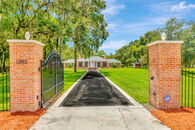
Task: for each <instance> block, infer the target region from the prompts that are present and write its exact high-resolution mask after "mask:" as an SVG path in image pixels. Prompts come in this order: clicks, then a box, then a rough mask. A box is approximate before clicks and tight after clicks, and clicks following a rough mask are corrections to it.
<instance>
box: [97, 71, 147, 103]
mask: <svg viewBox="0 0 195 130" xmlns="http://www.w3.org/2000/svg"><path fill="white" fill-rule="evenodd" d="M100 72H102V73H103V74H104V75H105V76H106V77H108V78H109V79H110V80H112V81H113V82H114V83H115V84H116V85H118V86H119V87H120V88H121V89H123V90H124V91H125V92H126V93H127V94H129V95H130V96H131V97H133V98H134V99H135V100H136V101H138V102H139V103H148V102H149V71H148V69H134V68H109V69H101V70H100Z"/></svg>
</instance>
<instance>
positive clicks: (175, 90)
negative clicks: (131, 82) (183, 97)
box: [149, 41, 182, 109]
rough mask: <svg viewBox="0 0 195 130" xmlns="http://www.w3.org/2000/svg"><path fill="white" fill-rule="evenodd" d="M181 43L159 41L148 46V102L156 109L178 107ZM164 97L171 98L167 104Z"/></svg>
mask: <svg viewBox="0 0 195 130" xmlns="http://www.w3.org/2000/svg"><path fill="white" fill-rule="evenodd" d="M181 43H182V42H181V41H180V42H178V41H175V42H173V41H172V42H170V43H169V42H168V41H166V42H165V43H163V41H159V42H157V43H156V44H151V45H149V78H150V82H149V85H150V88H149V95H150V96H149V102H150V104H151V105H153V106H155V107H156V108H157V109H167V108H179V107H180V86H181V81H180V80H181ZM152 77H153V80H152ZM166 95H170V97H171V100H170V102H169V103H167V104H166V102H165V100H164V98H165V96H166Z"/></svg>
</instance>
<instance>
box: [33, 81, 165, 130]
mask: <svg viewBox="0 0 195 130" xmlns="http://www.w3.org/2000/svg"><path fill="white" fill-rule="evenodd" d="M106 79H107V78H106ZM107 80H108V81H109V82H110V83H111V84H112V85H113V86H114V87H116V88H117V89H118V90H119V91H120V92H121V93H122V94H123V95H124V96H125V97H126V98H127V99H128V100H129V101H130V102H131V103H133V105H132V106H87V107H59V106H60V104H61V103H62V102H63V100H64V99H65V98H66V97H67V96H68V94H69V93H70V92H71V90H72V89H73V88H74V87H75V86H76V84H77V83H78V82H79V81H80V80H78V81H77V82H76V83H75V84H74V85H73V86H72V87H71V88H70V89H69V90H68V91H67V92H66V93H65V94H64V95H63V96H62V97H61V98H60V99H59V100H58V101H57V102H56V103H55V104H54V105H53V106H52V107H50V108H49V109H48V111H47V113H46V114H45V115H43V116H42V117H41V118H40V119H39V120H38V121H37V122H36V123H35V124H34V125H33V126H32V128H31V129H32V130H34V129H36V130H166V129H169V128H168V127H167V126H165V125H162V124H161V123H160V121H159V120H157V119H156V118H155V117H153V116H152V115H151V114H150V112H149V111H148V110H146V109H145V108H144V107H143V106H142V105H140V104H139V103H137V102H136V101H135V100H134V99H133V98H131V97H130V96H129V95H127V94H126V93H125V92H124V91H123V90H121V89H120V88H119V87H118V86H116V85H115V84H113V83H112V82H111V81H110V80H109V79H107Z"/></svg>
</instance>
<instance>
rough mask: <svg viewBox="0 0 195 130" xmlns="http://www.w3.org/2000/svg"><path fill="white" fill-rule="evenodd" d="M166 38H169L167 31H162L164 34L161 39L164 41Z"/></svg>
mask: <svg viewBox="0 0 195 130" xmlns="http://www.w3.org/2000/svg"><path fill="white" fill-rule="evenodd" d="M166 38H167V36H166V33H165V32H163V33H162V35H161V39H162V40H163V41H165V40H166Z"/></svg>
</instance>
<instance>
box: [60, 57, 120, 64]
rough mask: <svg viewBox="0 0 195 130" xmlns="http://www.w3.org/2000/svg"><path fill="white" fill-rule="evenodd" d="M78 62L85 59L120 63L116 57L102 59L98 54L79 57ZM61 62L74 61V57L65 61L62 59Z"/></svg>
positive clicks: (87, 60)
mask: <svg viewBox="0 0 195 130" xmlns="http://www.w3.org/2000/svg"><path fill="white" fill-rule="evenodd" d="M77 61H78V62H82V61H86V62H90V61H105V62H111V63H113V62H114V63H120V61H118V60H116V59H104V58H102V57H99V56H90V57H89V58H86V59H85V58H81V59H77ZM63 63H74V59H69V60H67V61H64V62H63Z"/></svg>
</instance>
